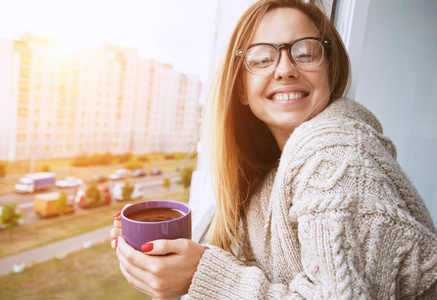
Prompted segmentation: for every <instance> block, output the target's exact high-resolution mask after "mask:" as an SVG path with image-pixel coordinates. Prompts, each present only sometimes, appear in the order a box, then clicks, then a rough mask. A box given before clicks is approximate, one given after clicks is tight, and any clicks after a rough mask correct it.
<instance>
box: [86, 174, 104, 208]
mask: <svg viewBox="0 0 437 300" xmlns="http://www.w3.org/2000/svg"><path fill="white" fill-rule="evenodd" d="M85 195H86V203H87V204H88V205H90V206H97V205H99V204H100V202H102V199H103V194H102V192H101V191H100V190H99V188H98V184H97V181H95V180H93V181H91V182H90V184H89V185H88V187H87V189H86V192H85Z"/></svg>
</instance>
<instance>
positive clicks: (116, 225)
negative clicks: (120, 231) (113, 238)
mask: <svg viewBox="0 0 437 300" xmlns="http://www.w3.org/2000/svg"><path fill="white" fill-rule="evenodd" d="M114 227H117V228H121V221H120V220H114Z"/></svg>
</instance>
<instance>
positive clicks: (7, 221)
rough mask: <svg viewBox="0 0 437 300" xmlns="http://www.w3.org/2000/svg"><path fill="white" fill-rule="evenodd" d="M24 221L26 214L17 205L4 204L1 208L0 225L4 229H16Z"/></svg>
mask: <svg viewBox="0 0 437 300" xmlns="http://www.w3.org/2000/svg"><path fill="white" fill-rule="evenodd" d="M23 221H24V212H23V211H22V210H21V209H20V208H18V204H17V203H9V204H3V206H1V207H0V225H1V227H3V228H8V227H15V226H18V225H20V224H21V223H22V222H23ZM9 238H11V236H9Z"/></svg>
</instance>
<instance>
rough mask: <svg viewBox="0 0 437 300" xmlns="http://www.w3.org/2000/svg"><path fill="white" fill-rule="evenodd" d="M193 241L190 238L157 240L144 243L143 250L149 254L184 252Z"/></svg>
mask: <svg viewBox="0 0 437 300" xmlns="http://www.w3.org/2000/svg"><path fill="white" fill-rule="evenodd" d="M190 242H192V241H191V240H188V239H176V240H155V241H153V242H150V243H146V244H143V245H142V247H141V251H142V252H144V253H147V254H149V255H167V254H172V253H174V254H184V253H185V252H186V251H187V249H188V248H189V246H190V245H189V244H190Z"/></svg>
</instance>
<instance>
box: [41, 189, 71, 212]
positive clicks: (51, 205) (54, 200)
mask: <svg viewBox="0 0 437 300" xmlns="http://www.w3.org/2000/svg"><path fill="white" fill-rule="evenodd" d="M60 195H61V193H59V192H52V193H46V194H39V195H36V196H35V199H34V204H35V205H34V207H33V211H34V212H35V214H37V215H38V216H40V217H41V218H48V217H54V216H57V215H59V214H60V213H64V214H70V213H73V212H74V211H75V207H74V204H73V203H68V202H67V205H66V206H65V207H62V208H61V207H58V199H59V197H60ZM60 209H62V211H60Z"/></svg>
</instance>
